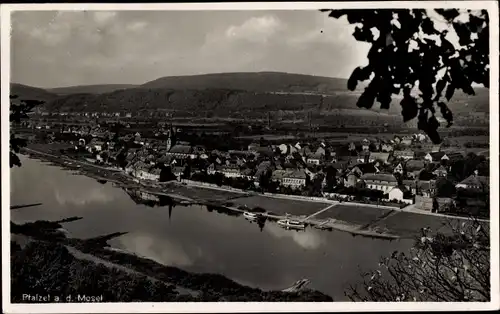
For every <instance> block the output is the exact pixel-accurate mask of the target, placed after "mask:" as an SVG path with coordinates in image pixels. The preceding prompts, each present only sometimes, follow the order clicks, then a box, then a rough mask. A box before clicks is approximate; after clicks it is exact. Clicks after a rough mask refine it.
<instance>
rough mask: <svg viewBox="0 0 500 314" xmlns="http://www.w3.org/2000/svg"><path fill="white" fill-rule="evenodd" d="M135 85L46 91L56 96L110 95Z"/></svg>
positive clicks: (63, 88)
mask: <svg viewBox="0 0 500 314" xmlns="http://www.w3.org/2000/svg"><path fill="white" fill-rule="evenodd" d="M134 87H136V85H131V84H104V85H83V86H68V87H58V88H49V89H47V91H49V92H51V93H54V94H57V95H70V94H103V93H110V92H113V91H116V90H120V89H127V88H134Z"/></svg>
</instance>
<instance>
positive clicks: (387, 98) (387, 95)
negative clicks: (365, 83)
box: [377, 90, 392, 109]
mask: <svg viewBox="0 0 500 314" xmlns="http://www.w3.org/2000/svg"><path fill="white" fill-rule="evenodd" d="M391 100H392V98H391V92H390V90H384V91H380V92H379V93H378V95H377V101H378V102H379V103H380V109H389V108H390V106H391Z"/></svg>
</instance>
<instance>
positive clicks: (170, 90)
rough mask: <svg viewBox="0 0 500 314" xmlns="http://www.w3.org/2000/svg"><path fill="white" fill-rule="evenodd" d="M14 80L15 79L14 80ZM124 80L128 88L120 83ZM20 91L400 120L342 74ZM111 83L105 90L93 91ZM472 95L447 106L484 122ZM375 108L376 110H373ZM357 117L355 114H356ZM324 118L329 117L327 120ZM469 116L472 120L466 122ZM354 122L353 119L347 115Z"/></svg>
mask: <svg viewBox="0 0 500 314" xmlns="http://www.w3.org/2000/svg"><path fill="white" fill-rule="evenodd" d="M14 85H15V84H14ZM126 86H128V88H126V89H123V88H124V87H126ZM16 88H17V89H18V91H20V93H21V94H28V95H30V97H31V96H33V97H35V96H36V95H39V96H40V97H41V98H42V99H46V98H49V100H50V101H49V102H48V103H47V104H46V110H48V111H97V112H103V111H110V112H116V111H122V112H123V111H131V112H137V111H141V110H162V111H168V112H174V113H175V114H174V115H175V116H176V117H179V116H184V117H214V116H215V117H231V118H244V119H247V118H258V119H267V114H268V113H269V112H270V113H271V114H272V115H273V117H276V118H278V119H281V120H297V119H298V120H301V119H302V120H303V119H307V115H308V112H311V113H312V114H313V115H314V116H316V118H317V117H318V116H321V117H322V118H321V119H319V120H320V121H324V122H325V123H337V121H340V122H339V123H341V124H343V122H345V123H348V121H349V120H356V119H359V118H362V117H367V118H366V119H369V120H373V121H374V123H379V124H384V123H390V124H397V123H401V115H400V113H401V107H400V105H399V102H400V98H398V97H394V98H393V102H392V106H391V109H390V110H388V111H386V110H381V109H379V105H378V104H377V103H376V104H375V105H374V107H373V108H372V109H371V110H366V109H359V108H357V106H356V102H357V99H358V97H359V95H360V94H361V92H362V90H363V88H362V87H360V88H359V87H358V89H357V90H356V91H354V92H350V91H348V90H347V82H346V80H344V79H338V78H326V77H317V76H309V75H301V74H288V73H278V72H259V73H222V74H206V75H194V76H177V77H164V78H160V79H157V80H154V81H151V82H149V83H146V84H144V85H141V86H139V87H130V85H94V86H79V87H71V88H67V89H51V91H54V90H56V91H58V92H59V93H61V92H63V91H64V90H65V91H66V92H69V91H79V92H78V93H74V94H69V95H54V94H53V93H49V92H47V91H44V90H42V89H37V88H29V87H27V86H23V88H20V87H19V86H17V87H16ZM105 89H110V90H111V91H109V92H102V93H98V91H104V90H105ZM476 94H477V95H476V96H468V95H465V94H464V93H462V92H456V93H455V95H454V97H453V99H452V100H451V102H450V104H449V107H450V108H451V109H452V111H453V113H454V116H455V120H456V122H457V123H461V124H462V125H468V123H470V125H473V124H477V123H480V124H481V125H484V124H485V123H487V121H485V119H484V117H485V115H488V113H489V90H488V89H485V88H476ZM374 112H379V113H380V114H376V115H374ZM358 117H359V118H358ZM327 121H328V122H327ZM471 121H472V122H471ZM352 123H354V124H356V123H357V121H352Z"/></svg>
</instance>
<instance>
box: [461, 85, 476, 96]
mask: <svg viewBox="0 0 500 314" xmlns="http://www.w3.org/2000/svg"><path fill="white" fill-rule="evenodd" d="M462 90H463V91H464V93H466V94H467V95H472V96H474V95H476V92H474V88H472V85H471V84H470V83H466V84H464V85H462Z"/></svg>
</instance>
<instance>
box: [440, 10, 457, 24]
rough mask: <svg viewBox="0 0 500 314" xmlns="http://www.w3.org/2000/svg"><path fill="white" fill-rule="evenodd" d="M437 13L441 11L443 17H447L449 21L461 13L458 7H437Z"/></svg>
mask: <svg viewBox="0 0 500 314" xmlns="http://www.w3.org/2000/svg"><path fill="white" fill-rule="evenodd" d="M434 11H436V12H437V13H439V14H440V15H441V16H442V17H444V18H445V19H447V20H448V21H452V20H453V19H454V18H456V17H457V16H459V15H460V12H458V10H457V9H435V10H434Z"/></svg>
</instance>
